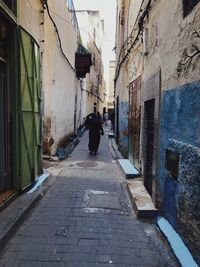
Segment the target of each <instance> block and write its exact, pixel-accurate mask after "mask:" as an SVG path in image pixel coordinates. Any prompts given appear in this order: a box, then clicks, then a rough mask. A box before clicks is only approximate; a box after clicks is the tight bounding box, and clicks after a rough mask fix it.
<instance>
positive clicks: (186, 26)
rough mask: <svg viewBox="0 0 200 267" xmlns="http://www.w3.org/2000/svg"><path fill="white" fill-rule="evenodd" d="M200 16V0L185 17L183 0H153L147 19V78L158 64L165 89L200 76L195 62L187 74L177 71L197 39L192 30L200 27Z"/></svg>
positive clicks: (145, 72) (145, 70)
mask: <svg viewBox="0 0 200 267" xmlns="http://www.w3.org/2000/svg"><path fill="white" fill-rule="evenodd" d="M199 16H200V4H198V5H197V6H196V7H195V8H194V9H193V10H192V12H191V13H190V14H189V15H188V16H187V17H185V18H183V11H182V1H165V0H161V1H154V2H153V6H152V8H151V11H150V13H149V17H148V20H147V22H146V27H147V29H148V38H147V47H148V55H147V56H146V57H145V69H144V75H143V79H144V80H147V79H148V77H150V76H151V75H152V73H154V72H155V71H157V70H158V69H159V68H160V69H161V73H162V89H164V90H165V89H166V90H169V89H170V88H175V87H176V86H179V85H183V84H185V83H187V82H191V81H195V80H198V79H199V69H198V67H195V65H194V66H193V67H194V68H190V69H189V71H188V72H187V73H184V75H180V76H178V73H177V67H178V63H179V61H180V60H181V59H182V58H183V53H184V51H186V49H189V48H191V45H192V43H194V41H195V40H197V38H194V37H192V33H193V32H194V30H195V29H197V30H198V29H199ZM172 29H173V30H172ZM199 64H200V63H198V65H199Z"/></svg>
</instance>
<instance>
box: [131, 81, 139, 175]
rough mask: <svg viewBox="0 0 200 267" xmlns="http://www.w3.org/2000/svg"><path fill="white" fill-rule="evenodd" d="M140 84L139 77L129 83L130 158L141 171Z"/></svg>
mask: <svg viewBox="0 0 200 267" xmlns="http://www.w3.org/2000/svg"><path fill="white" fill-rule="evenodd" d="M140 85H141V78H140V77H139V78H138V79H136V80H135V81H134V82H132V83H131V84H130V85H129V116H128V129H129V135H128V136H129V160H130V161H131V162H132V163H133V165H134V166H135V168H136V169H137V170H138V171H140V117H141V106H140Z"/></svg>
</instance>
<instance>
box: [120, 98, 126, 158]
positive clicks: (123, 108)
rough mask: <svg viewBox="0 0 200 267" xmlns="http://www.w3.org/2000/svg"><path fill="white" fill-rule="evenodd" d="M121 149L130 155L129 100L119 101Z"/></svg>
mask: <svg viewBox="0 0 200 267" xmlns="http://www.w3.org/2000/svg"><path fill="white" fill-rule="evenodd" d="M119 118H120V120H119V149H120V151H121V152H122V154H123V155H124V156H125V157H127V156H128V102H127V101H122V102H120V103H119Z"/></svg>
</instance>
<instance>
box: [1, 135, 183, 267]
mask: <svg viewBox="0 0 200 267" xmlns="http://www.w3.org/2000/svg"><path fill="white" fill-rule="evenodd" d="M105 132H106V131H105ZM87 143H88V133H87V132H86V133H85V134H84V135H83V136H82V138H81V141H80V143H79V145H78V146H77V147H76V149H75V150H74V151H73V153H72V155H71V157H70V158H68V159H67V160H65V161H62V162H60V163H59V164H58V165H56V166H55V168H56V170H57V171H58V170H59V175H58V176H57V178H56V179H55V182H54V183H53V184H52V186H51V187H50V188H49V189H48V190H47V191H46V192H45V194H44V196H43V197H42V199H41V200H40V201H39V202H38V203H37V204H36V206H35V207H34V209H33V210H32V211H31V213H30V214H29V215H28V217H27V218H26V220H25V222H24V223H23V225H21V227H20V228H19V229H18V231H17V232H16V233H15V235H14V236H13V237H12V238H11V239H10V241H9V242H8V244H7V246H6V248H5V249H4V251H3V252H2V255H1V258H0V266H5V267H8V266H12V267H15V266H19V267H24V266H26V267H32V266H34V267H39V266H42V267H52V266H56V267H61V266H66V267H108V266H109V267H114V266H116V267H128V266H129V267H130V266H132V267H134V266H142V267H145V266H170V267H172V266H179V265H178V263H177V261H176V260H175V259H174V257H173V254H172V252H171V251H170V249H169V248H168V245H167V244H166V242H165V244H164V242H163V240H162V238H161V237H162V236H161V234H160V233H159V232H158V230H157V229H156V227H155V225H154V224H153V222H142V221H139V220H138V219H137V218H136V216H135V213H134V211H133V208H132V206H131V203H130V200H129V197H128V194H127V191H126V186H125V183H126V181H125V178H124V177H123V175H122V173H121V170H120V168H119V166H118V165H117V163H116V162H115V160H113V159H112V157H111V154H110V152H109V149H108V138H107V135H106V134H105V135H104V136H103V138H102V139H101V144H100V148H99V151H98V154H97V155H96V156H90V155H89V153H88V149H87Z"/></svg>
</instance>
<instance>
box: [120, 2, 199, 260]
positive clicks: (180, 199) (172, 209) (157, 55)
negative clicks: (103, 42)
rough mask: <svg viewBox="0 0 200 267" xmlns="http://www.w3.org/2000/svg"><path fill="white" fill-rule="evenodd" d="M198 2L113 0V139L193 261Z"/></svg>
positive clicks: (195, 247)
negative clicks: (176, 232) (114, 41)
mask: <svg viewBox="0 0 200 267" xmlns="http://www.w3.org/2000/svg"><path fill="white" fill-rule="evenodd" d="M199 13H200V3H199V1H190V3H189V4H188V1H181V0H180V1H176V2H175V3H174V2H171V3H169V2H166V1H162V0H160V1H134V0H131V1H118V11H117V32H116V60H117V63H116V75H115V97H116V98H115V101H116V112H117V114H118V117H117V121H118V123H117V124H118V125H117V129H116V134H117V141H118V144H119V148H121V151H122V152H123V153H124V155H125V156H127V157H128V158H129V160H130V161H131V162H132V163H133V164H134V165H135V167H136V168H137V169H138V170H139V171H140V173H141V176H142V178H143V181H144V185H145V187H146V188H147V190H148V192H149V193H150V195H151V196H152V199H153V201H154V203H155V204H156V206H157V207H158V208H159V209H160V211H161V212H162V214H163V215H164V216H165V217H166V218H167V219H168V220H169V222H170V223H171V224H172V225H173V227H174V228H175V229H176V230H177V231H178V232H179V233H180V234H181V236H182V238H183V240H184V241H185V243H186V244H187V245H188V248H189V249H190V250H191V252H192V254H193V255H194V256H195V258H196V259H197V261H199V260H200V258H199V254H198V247H199V245H200V244H199V240H198V236H199V233H200V227H199V223H198V221H199V218H200V214H199V203H200V190H199V183H200V180H199V176H200V163H199V162H200V157H199V151H200V134H199V133H200V131H199V127H200V117H199V114H200V82H199V74H198V73H199V66H200V65H199V64H200V61H199V55H200V52H199V51H200V38H199V37H200V35H199V27H198V25H199V22H200V20H199Z"/></svg>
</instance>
